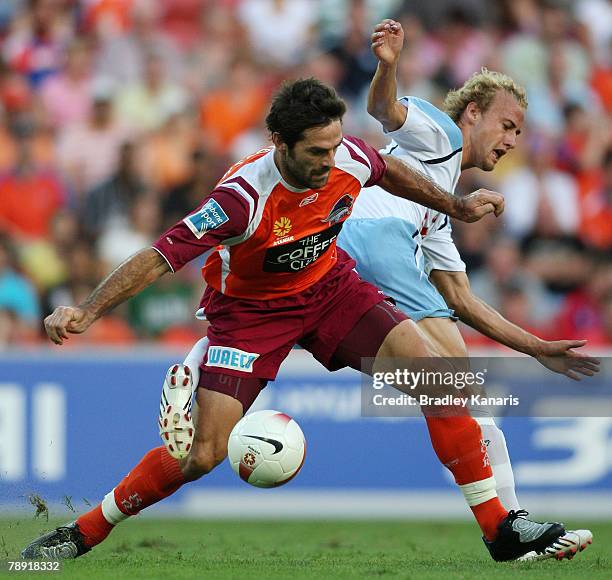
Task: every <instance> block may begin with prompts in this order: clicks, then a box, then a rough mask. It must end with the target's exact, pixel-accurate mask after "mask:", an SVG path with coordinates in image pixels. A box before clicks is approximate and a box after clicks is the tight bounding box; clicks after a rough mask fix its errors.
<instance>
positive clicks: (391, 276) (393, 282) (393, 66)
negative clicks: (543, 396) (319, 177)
mask: <svg viewBox="0 0 612 580" xmlns="http://www.w3.org/2000/svg"><path fill="white" fill-rule="evenodd" d="M403 37H404V33H403V31H402V27H401V25H400V24H399V23H398V22H395V21H393V20H384V21H383V22H382V23H380V24H379V25H377V26H376V27H375V29H374V33H373V35H372V51H373V52H374V54H375V56H376V57H377V59H378V67H377V70H376V73H375V75H374V78H373V80H372V83H371V86H370V90H369V94H368V112H369V113H370V114H371V115H372V116H373V117H374V118H376V119H377V120H378V121H380V122H381V124H382V126H383V129H384V131H385V133H386V134H387V136H388V137H390V138H391V139H392V141H391V143H390V144H389V145H388V147H387V148H386V149H385V150H384V152H385V153H386V154H390V155H393V156H396V157H398V158H399V159H401V160H402V161H404V162H405V163H407V164H409V165H410V166H411V167H413V168H416V169H418V170H419V171H421V172H422V173H424V174H426V175H427V176H428V177H429V178H430V179H432V180H433V181H435V182H436V183H437V184H438V185H440V186H442V187H444V188H445V189H446V190H448V191H451V192H452V191H454V189H455V187H456V185H457V181H458V179H459V175H460V173H461V171H462V170H464V169H469V168H472V167H478V168H480V169H482V170H483V171H492V170H493V169H494V168H495V166H496V164H497V162H498V161H499V160H500V159H501V158H502V157H503V156H504V155H506V153H508V152H510V151H511V150H512V149H514V147H515V146H516V142H517V138H518V136H519V134H520V133H521V126H522V125H523V120H524V113H525V109H526V108H527V99H526V94H525V90H524V89H523V88H522V87H519V86H518V85H517V84H516V83H515V82H514V81H513V80H512V79H511V78H509V77H508V76H506V75H503V74H500V73H497V72H492V71H488V70H486V69H482V71H481V72H479V73H476V74H474V75H473V76H472V77H471V78H470V79H469V80H468V81H467V82H466V83H465V84H464V85H463V86H462V87H461V88H460V89H458V90H455V91H451V92H449V93H448V95H447V96H446V99H445V101H444V105H443V109H444V110H440V109H438V108H436V107H435V106H434V105H432V104H431V103H429V102H427V101H424V100H422V99H419V98H416V97H402V98H400V99H398V98H397V81H396V73H397V64H398V60H399V57H400V52H401V49H402V45H403ZM338 244H339V245H340V246H341V247H342V248H344V249H345V250H346V251H347V252H348V253H349V254H351V256H353V258H355V260H356V261H357V270H358V272H359V274H360V275H361V276H362V277H363V278H365V279H366V280H368V281H369V282H372V283H373V284H375V285H376V286H378V287H379V288H380V289H381V290H383V291H384V292H385V293H386V294H388V295H389V296H391V297H393V298H394V299H395V300H396V303H397V306H398V307H399V308H401V309H402V310H403V311H404V312H405V313H406V314H408V315H409V316H410V317H411V318H412V319H413V320H414V321H416V322H417V324H418V327H419V329H420V330H421V331H422V333H423V335H424V336H425V339H426V340H428V341H430V344H432V346H433V350H434V351H437V352H438V353H439V354H440V356H444V357H467V356H468V355H467V349H466V346H465V343H464V341H463V339H462V337H461V334H460V333H459V330H458V329H457V325H456V323H455V322H456V320H457V319H459V320H461V321H463V322H465V323H466V324H468V325H469V326H471V327H473V328H475V329H476V330H478V331H479V332H481V333H482V334H484V335H486V336H488V337H490V338H492V339H494V340H496V341H497V342H499V343H501V344H503V345H506V346H508V347H510V348H512V349H514V350H516V351H519V352H522V353H526V354H529V355H531V356H532V357H534V358H536V359H537V360H538V361H539V362H541V363H542V364H543V365H544V366H546V367H547V368H549V369H550V370H552V371H555V372H558V373H561V374H564V375H567V376H568V377H570V378H572V379H579V375H580V374H582V375H592V374H593V373H594V372H596V370H597V361H596V360H595V359H591V358H590V357H587V356H585V355H581V354H579V353H578V352H576V351H575V350H574V349H576V348H579V347H582V346H584V344H585V343H586V341H584V340H559V341H545V340H542V339H540V338H538V337H537V336H534V335H533V334H531V333H529V332H527V331H526V330H524V329H522V328H520V327H518V326H516V325H515V324H512V323H511V322H509V321H508V320H506V319H505V318H504V317H503V316H502V315H501V314H500V313H499V312H497V311H496V310H494V309H493V308H492V307H491V306H489V305H487V304H486V303H485V302H483V301H482V300H480V299H479V298H478V297H477V296H475V295H474V294H473V293H472V291H471V289H470V284H469V281H468V277H467V275H466V272H465V264H464V262H463V261H462V260H461V257H460V255H459V252H458V251H457V248H456V246H455V244H454V243H453V239H452V235H451V223H450V220H449V218H448V216H446V215H444V214H441V213H439V212H436V211H432V210H431V209H428V208H426V207H423V206H422V205H419V204H418V203H415V202H413V201H408V200H405V199H400V198H397V197H394V196H393V195H391V194H388V193H386V192H385V191H383V190H382V189H380V188H379V187H376V186H375V187H370V188H366V189H364V190H363V191H362V193H361V195H360V196H359V198H358V199H357V201H356V202H355V206H354V208H353V212H352V215H351V217H350V219H349V220H348V221H347V222H346V223H345V225H344V228H343V230H342V232H341V234H340V236H339V239H338ZM475 418H476V419H477V421H478V422H479V423H480V427H481V430H482V433H483V437H484V439H485V441H487V442H488V454H489V458H490V461H491V465H492V467H493V473H494V477H495V480H496V485H497V494H498V496H499V498H500V500H501V501H502V504H504V506H505V507H506V508H507V509H510V510H514V511H515V513H520V514H524V513H525V512H523V511H520V506H519V502H518V500H517V497H516V493H515V485H514V476H513V473H512V467H511V464H510V458H509V455H508V450H507V447H506V441H505V438H504V434H503V433H502V431H501V430H500V429H499V428H498V427H497V426H496V424H495V421H494V420H493V418H492V417H489V416H486V417H475ZM517 525H520V522H519V524H517ZM572 533H574V532H568V537H570V535H571V534H572ZM576 533H577V534H578V536H580V535H581V534H582V535H584V536H585V537H588V538H590V532H588V530H579V531H577V532H576ZM571 539H573V540H575V539H576V538H575V537H573V536H571ZM583 539H584V538H582V537H580V539H579V542H580V543H583V542H582V540H583Z"/></svg>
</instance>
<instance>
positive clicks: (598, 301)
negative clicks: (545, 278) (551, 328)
mask: <svg viewBox="0 0 612 580" xmlns="http://www.w3.org/2000/svg"><path fill="white" fill-rule="evenodd" d="M611 296H612V259H611V258H610V255H609V254H608V255H607V256H602V257H601V258H600V259H599V260H598V261H596V262H595V264H594V265H593V268H592V270H590V272H589V273H588V275H587V276H586V280H585V284H584V286H582V287H578V288H577V289H576V290H575V291H574V292H572V293H570V294H568V296H567V297H566V299H565V301H564V303H563V305H562V308H561V311H560V313H559V316H558V317H557V319H556V320H555V329H557V330H558V331H559V333H561V334H563V335H564V336H565V335H567V334H566V333H568V332H571V333H572V334H571V335H567V336H580V337H582V338H585V339H588V340H593V341H594V342H595V343H597V344H603V343H604V342H605V341H606V340H608V339H609V338H610V337H612V334H611V333H610V330H611V326H610V322H611V321H610V309H611V307H610V301H611Z"/></svg>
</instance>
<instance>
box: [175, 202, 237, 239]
mask: <svg viewBox="0 0 612 580" xmlns="http://www.w3.org/2000/svg"><path fill="white" fill-rule="evenodd" d="M228 221H229V218H228V217H227V214H226V213H225V212H224V211H223V208H222V207H221V206H220V205H219V204H218V203H217V201H216V200H214V199H209V200H208V201H207V202H206V203H205V204H204V205H203V206H202V207H201V208H200V209H199V210H198V211H196V212H195V213H193V214H191V215H189V216H187V217H186V218H185V219H184V220H183V222H184V223H185V225H186V226H187V227H188V228H189V229H190V230H191V231H192V232H193V235H194V236H195V237H196V238H198V240H199V239H200V238H201V237H202V236H203V235H204V234H205V233H206V232H209V231H210V230H214V229H216V228H218V227H219V226H222V225H223V224H224V223H226V222H228Z"/></svg>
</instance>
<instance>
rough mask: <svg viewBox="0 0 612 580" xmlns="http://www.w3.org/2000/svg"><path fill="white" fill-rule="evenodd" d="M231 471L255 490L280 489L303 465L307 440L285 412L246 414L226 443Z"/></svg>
mask: <svg viewBox="0 0 612 580" xmlns="http://www.w3.org/2000/svg"><path fill="white" fill-rule="evenodd" d="M227 448H228V455H229V460H230V463H231V465H232V469H233V470H234V471H235V472H236V473H237V474H238V475H239V476H240V477H241V478H242V479H243V480H244V481H246V482H247V483H250V484H251V485H254V486H255V487H278V486H279V485H283V484H285V483H287V482H288V481H290V480H291V479H293V478H294V477H295V476H296V475H297V473H298V471H299V470H300V469H301V467H302V465H303V464H304V457H305V456H306V440H305V439H304V434H303V433H302V430H301V429H300V426H299V425H298V424H297V423H296V422H295V421H294V420H293V419H292V418H291V417H289V415H285V413H280V412H279V411H256V412H255V413H250V414H248V415H245V416H244V417H243V418H242V419H240V421H238V423H236V426H235V427H234V428H233V429H232V432H231V433H230V436H229V441H228V442H227Z"/></svg>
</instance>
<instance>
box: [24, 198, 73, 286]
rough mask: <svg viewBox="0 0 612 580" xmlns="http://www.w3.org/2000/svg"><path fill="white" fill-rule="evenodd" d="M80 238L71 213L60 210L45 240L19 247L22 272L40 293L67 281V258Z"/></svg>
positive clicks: (67, 210) (51, 221)
mask: <svg viewBox="0 0 612 580" xmlns="http://www.w3.org/2000/svg"><path fill="white" fill-rule="evenodd" d="M81 237H82V236H81V231H80V224H79V221H78V218H77V216H76V214H75V213H74V211H73V210H71V209H62V210H61V211H58V212H57V213H56V214H55V215H54V216H53V218H52V219H51V220H50V224H49V235H48V236H47V237H45V238H39V239H37V240H35V241H33V242H31V243H28V244H25V245H23V246H22V247H21V251H20V260H21V265H22V267H23V270H24V272H25V273H26V274H27V275H28V277H29V279H30V280H32V281H33V282H34V284H35V285H36V288H37V289H38V290H39V292H40V293H41V294H42V293H44V292H45V291H46V290H47V289H48V288H51V287H52V286H55V285H57V284H60V283H63V282H64V281H65V280H66V278H67V275H68V268H67V263H66V260H67V256H68V255H69V254H70V251H71V250H72V248H73V247H74V246H75V245H77V244H78V243H79V240H80V239H81Z"/></svg>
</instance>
